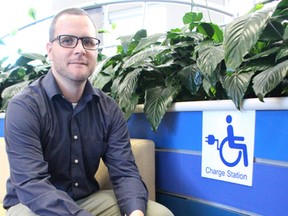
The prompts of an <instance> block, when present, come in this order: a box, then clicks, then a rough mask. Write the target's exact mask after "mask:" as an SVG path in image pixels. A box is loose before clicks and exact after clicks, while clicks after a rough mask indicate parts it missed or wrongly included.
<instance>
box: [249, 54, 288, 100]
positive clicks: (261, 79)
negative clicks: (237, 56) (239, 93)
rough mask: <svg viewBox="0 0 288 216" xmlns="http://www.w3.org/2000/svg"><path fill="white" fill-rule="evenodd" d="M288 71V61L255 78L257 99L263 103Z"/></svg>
mask: <svg viewBox="0 0 288 216" xmlns="http://www.w3.org/2000/svg"><path fill="white" fill-rule="evenodd" d="M287 71H288V60H286V61H284V62H281V63H279V64H277V65H275V66H274V67H272V68H269V69H267V70H265V71H263V72H262V73H259V74H258V75H257V76H255V77H254V78H253V89H254V92H255V94H256V95H257V97H258V98H259V99H260V100H261V101H263V98H264V96H265V95H266V94H267V93H268V92H270V91H271V90H273V89H274V88H275V87H276V86H277V85H278V84H279V83H280V82H281V81H282V80H283V78H284V77H285V76H287Z"/></svg>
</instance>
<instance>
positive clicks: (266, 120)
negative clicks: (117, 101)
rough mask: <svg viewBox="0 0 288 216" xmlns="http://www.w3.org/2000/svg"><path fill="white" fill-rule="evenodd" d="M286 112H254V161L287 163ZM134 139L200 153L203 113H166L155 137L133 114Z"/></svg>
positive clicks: (139, 115) (141, 116) (130, 124)
mask: <svg viewBox="0 0 288 216" xmlns="http://www.w3.org/2000/svg"><path fill="white" fill-rule="evenodd" d="M287 119H288V111H287V110H282V111H256V128H255V149H254V156H255V157H256V158H263V159H270V160H279V161H287V162H288V147H287V145H288V135H287V131H288V124H287ZM128 127H129V132H130V134H131V137H133V138H146V139H152V140H153V141H154V142H155V144H156V148H168V149H178V150H192V151H201V149H202V112H181V113H180V112H168V113H166V115H165V116H164V118H163V120H162V122H161V124H160V126H159V129H158V131H157V132H156V133H154V132H152V131H151V129H150V125H149V123H148V122H147V120H146V117H145V115H144V114H143V113H136V114H133V116H132V117H131V119H130V120H129V122H128Z"/></svg>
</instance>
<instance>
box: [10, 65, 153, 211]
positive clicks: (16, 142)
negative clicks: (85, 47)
mask: <svg viewBox="0 0 288 216" xmlns="http://www.w3.org/2000/svg"><path fill="white" fill-rule="evenodd" d="M129 140H130V137H129V134H128V131H127V126H126V122H125V120H124V118H123V114H122V112H121V110H120V109H119V108H118V106H117V104H116V103H115V102H114V101H113V100H112V99H111V98H110V97H108V96H107V95H106V94H104V93H103V92H102V91H100V90H99V89H94V88H93V87H92V86H91V84H90V83H89V82H87V84H86V87H85V90H84V93H83V96H82V98H81V99H80V101H79V102H78V104H77V106H76V107H75V109H74V108H73V106H72V104H71V103H70V102H68V101H67V100H65V98H64V97H63V96H62V94H61V92H60V89H59V87H58V86H57V83H56V81H55V79H54V77H53V75H52V73H51V71H50V72H48V74H47V75H46V76H44V77H41V78H40V79H38V80H37V81H35V82H34V83H32V84H31V85H30V86H28V87H27V88H26V89H25V90H24V91H22V92H21V93H20V94H18V95H17V96H15V97H14V98H13V99H12V100H11V101H10V103H9V106H8V109H7V112H6V116H5V141H6V144H7V146H6V147H7V153H8V158H9V162H10V170H11V176H10V178H9V179H8V181H7V195H6V197H5V199H4V207H5V208H9V207H10V206H13V205H15V204H17V203H19V202H21V203H23V204H25V205H27V206H28V207H29V208H30V209H31V210H32V211H34V212H35V213H36V214H38V215H41V216H52V215H53V216H56V215H59V216H60V215H61V216H64V215H65V216H66V215H77V216H80V215H81V216H82V215H83V216H84V215H85V216H86V215H89V216H90V215H91V214H89V213H88V212H86V211H84V210H82V209H80V208H79V206H77V204H76V203H75V202H74V201H75V200H79V199H81V198H83V197H86V196H88V195H90V194H92V193H94V192H96V191H97V190H99V185H98V183H97V181H96V180H95V178H94V175H95V172H96V171H97V168H98V165H99V160H100V158H101V157H102V158H103V160H104V162H105V164H106V165H107V166H108V168H109V171H110V178H111V180H112V182H113V189H114V192H115V195H116V197H117V200H118V204H119V207H120V209H121V211H122V212H123V213H126V214H128V215H129V214H130V213H131V212H132V211H133V210H135V209H140V210H142V211H144V212H145V211H146V202H147V190H146V187H145V185H144V183H143V181H142V180H141V177H140V176H139V173H138V169H137V167H136V165H135V161H134V156H133V154H132V151H131V148H130V142H129Z"/></svg>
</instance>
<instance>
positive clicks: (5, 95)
mask: <svg viewBox="0 0 288 216" xmlns="http://www.w3.org/2000/svg"><path fill="white" fill-rule="evenodd" d="M30 83H31V81H23V82H20V83H16V84H14V85H11V86H9V87H7V88H5V89H4V90H3V92H2V94H1V97H2V106H1V111H4V110H6V109H7V106H8V102H9V101H10V99H11V98H12V97H13V96H14V95H16V94H17V93H18V92H20V91H22V90H23V89H24V88H25V87H26V86H28V85H29V84H30Z"/></svg>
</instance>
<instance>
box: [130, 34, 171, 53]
mask: <svg viewBox="0 0 288 216" xmlns="http://www.w3.org/2000/svg"><path fill="white" fill-rule="evenodd" d="M164 36H165V34H163V33H159V34H154V35H151V36H149V37H146V38H142V39H141V40H140V42H139V44H138V45H137V46H136V47H135V49H134V50H133V52H134V53H136V52H138V51H140V50H142V49H144V48H146V47H148V46H150V45H151V44H155V43H156V42H159V41H160V39H163V38H164Z"/></svg>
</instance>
